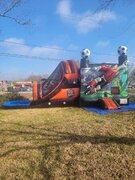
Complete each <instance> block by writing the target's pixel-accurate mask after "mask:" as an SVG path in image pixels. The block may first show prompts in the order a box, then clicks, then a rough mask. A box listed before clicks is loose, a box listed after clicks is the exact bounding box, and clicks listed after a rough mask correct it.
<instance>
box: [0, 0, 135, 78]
mask: <svg viewBox="0 0 135 180" xmlns="http://www.w3.org/2000/svg"><path fill="white" fill-rule="evenodd" d="M120 2H121V3H118V4H116V5H115V6H114V7H113V8H111V10H109V9H100V8H99V6H100V4H99V0H94V1H90V0H79V1H78V0H52V1H47V0H46V1H44V0H34V1H33V0H29V1H25V3H23V4H22V5H21V6H20V7H18V8H16V9H14V11H13V12H11V14H12V15H13V16H15V17H18V18H19V19H22V20H23V19H30V20H31V24H30V25H28V26H21V25H18V24H16V23H15V22H13V21H11V20H8V19H6V18H0V30H1V32H0V80H17V79H23V78H25V77H27V76H29V75H30V74H50V73H51V72H52V71H53V70H54V69H55V67H56V66H57V64H58V63H59V62H60V61H61V59H63V60H65V59H75V60H79V59H80V58H81V56H80V53H81V50H82V49H83V48H89V49H90V50H91V57H90V60H91V61H93V62H95V63H100V62H117V59H118V55H117V48H118V46H119V45H126V46H127V47H128V59H129V61H130V62H131V63H133V62H134V61H135V35H134V32H135V12H134V9H135V3H132V4H131V3H129V1H122V0H121V1H120ZM122 2H124V3H123V4H122ZM64 50H65V51H64ZM2 53H6V54H7V55H8V54H20V55H25V57H23V58H19V57H10V55H8V56H4V55H2ZM28 56H36V57H37V59H30V58H28ZM38 57H42V58H44V59H39V58H38Z"/></svg>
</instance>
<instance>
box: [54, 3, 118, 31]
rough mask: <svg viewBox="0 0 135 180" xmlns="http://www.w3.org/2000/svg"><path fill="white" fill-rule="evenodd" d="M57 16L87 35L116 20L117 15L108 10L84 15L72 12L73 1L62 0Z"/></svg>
mask: <svg viewBox="0 0 135 180" xmlns="http://www.w3.org/2000/svg"><path fill="white" fill-rule="evenodd" d="M57 14H58V15H59V16H60V17H61V18H62V19H63V20H64V22H65V21H66V22H68V23H70V24H72V25H73V26H74V27H75V28H76V29H77V30H78V31H79V32H82V33H87V32H89V31H92V30H94V29H96V28H99V27H101V26H102V25H103V24H104V23H106V22H109V21H112V20H116V15H115V13H113V12H111V11H108V10H101V11H99V12H96V13H92V12H91V11H89V10H88V11H86V12H84V13H82V14H79V13H75V12H72V11H71V1H70V0H61V1H60V2H59V3H58V5H57Z"/></svg>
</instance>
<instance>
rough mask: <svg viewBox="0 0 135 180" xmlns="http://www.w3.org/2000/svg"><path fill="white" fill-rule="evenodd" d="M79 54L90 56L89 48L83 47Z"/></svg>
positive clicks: (84, 56)
mask: <svg viewBox="0 0 135 180" xmlns="http://www.w3.org/2000/svg"><path fill="white" fill-rule="evenodd" d="M81 55H82V58H87V57H89V56H90V50H89V49H87V48H85V49H83V50H82V54H81Z"/></svg>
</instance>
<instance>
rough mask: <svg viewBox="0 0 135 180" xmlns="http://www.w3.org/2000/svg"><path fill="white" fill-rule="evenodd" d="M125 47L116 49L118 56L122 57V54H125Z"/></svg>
mask: <svg viewBox="0 0 135 180" xmlns="http://www.w3.org/2000/svg"><path fill="white" fill-rule="evenodd" d="M127 50H128V49H127V47H126V46H119V47H118V54H119V55H122V54H127Z"/></svg>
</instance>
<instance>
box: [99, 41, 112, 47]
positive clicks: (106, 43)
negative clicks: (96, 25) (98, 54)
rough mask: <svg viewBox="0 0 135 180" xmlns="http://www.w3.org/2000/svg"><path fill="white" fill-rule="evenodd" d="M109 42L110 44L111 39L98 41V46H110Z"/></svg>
mask: <svg viewBox="0 0 135 180" xmlns="http://www.w3.org/2000/svg"><path fill="white" fill-rule="evenodd" d="M109 44H110V41H98V42H97V44H96V46H98V47H107V46H109Z"/></svg>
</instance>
